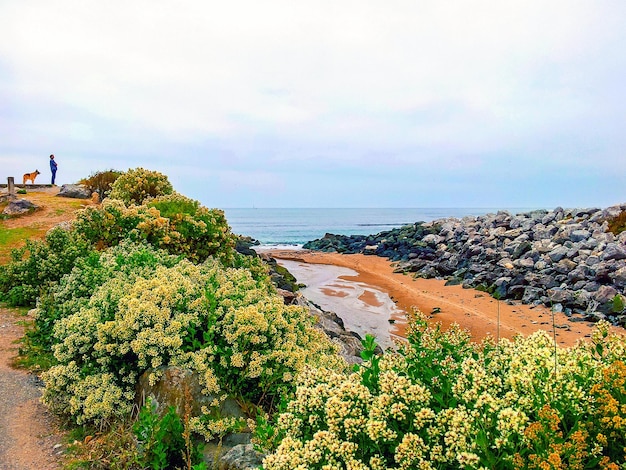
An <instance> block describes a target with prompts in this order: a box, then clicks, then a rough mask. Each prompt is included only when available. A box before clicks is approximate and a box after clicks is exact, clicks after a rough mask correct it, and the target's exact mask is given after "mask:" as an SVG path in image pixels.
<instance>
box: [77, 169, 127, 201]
mask: <svg viewBox="0 0 626 470" xmlns="http://www.w3.org/2000/svg"><path fill="white" fill-rule="evenodd" d="M121 174H122V172H121V171H117V170H106V171H96V172H94V173H92V174H91V175H89V176H88V177H87V178H83V179H82V180H80V184H82V185H85V186H86V187H87V188H88V189H89V191H91V192H92V193H93V192H96V193H98V197H100V200H101V201H104V199H105V198H106V197H107V196H108V195H109V193H110V192H111V187H112V186H113V183H115V181H116V180H117V178H119V177H120V175H121Z"/></svg>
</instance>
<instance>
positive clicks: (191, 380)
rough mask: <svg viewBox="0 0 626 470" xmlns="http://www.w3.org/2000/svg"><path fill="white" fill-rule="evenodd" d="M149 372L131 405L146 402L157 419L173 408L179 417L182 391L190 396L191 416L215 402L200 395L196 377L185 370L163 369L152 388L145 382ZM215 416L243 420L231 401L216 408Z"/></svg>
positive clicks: (141, 382) (141, 381)
mask: <svg viewBox="0 0 626 470" xmlns="http://www.w3.org/2000/svg"><path fill="white" fill-rule="evenodd" d="M151 372H152V370H148V371H146V372H144V373H143V374H142V375H141V377H139V382H138V383H137V391H136V398H135V401H136V403H137V405H138V406H140V407H141V406H143V404H144V403H145V402H146V400H147V399H148V398H150V399H151V400H152V403H153V405H154V406H155V412H156V413H157V414H158V415H163V414H165V412H166V411H167V409H168V408H169V407H170V406H173V407H174V408H176V413H177V414H178V415H179V416H183V415H184V414H185V403H186V402H187V400H186V398H185V393H186V390H187V391H188V393H189V394H190V396H191V403H192V404H193V406H192V408H191V410H190V411H191V415H192V416H199V415H200V414H201V413H202V407H203V406H207V407H210V406H211V404H212V402H213V401H214V400H215V399H216V398H218V397H215V396H211V395H205V394H204V393H202V388H203V386H202V385H200V381H199V380H198V376H197V375H196V374H194V373H192V372H191V371H189V370H187V369H183V368H181V367H176V366H172V367H163V368H162V369H161V378H160V379H159V380H157V381H156V382H155V384H154V385H150V381H149V376H150V373H151ZM219 413H220V415H221V416H230V417H235V418H244V417H246V414H245V412H244V411H243V409H242V408H241V406H239V404H238V403H237V401H236V400H234V399H232V398H227V399H226V400H224V401H223V402H222V403H221V404H220V407H219Z"/></svg>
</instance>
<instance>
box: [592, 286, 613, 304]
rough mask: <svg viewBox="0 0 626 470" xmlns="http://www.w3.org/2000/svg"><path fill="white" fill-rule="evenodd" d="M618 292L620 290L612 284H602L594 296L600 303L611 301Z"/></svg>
mask: <svg viewBox="0 0 626 470" xmlns="http://www.w3.org/2000/svg"><path fill="white" fill-rule="evenodd" d="M618 293H619V292H617V291H616V290H615V289H614V288H613V287H611V286H600V288H599V289H598V290H597V291H596V292H595V294H594V296H593V297H594V299H595V300H596V301H597V302H598V303H600V304H606V303H608V302H611V301H612V300H613V299H614V298H615V296H616V295H617V294H618Z"/></svg>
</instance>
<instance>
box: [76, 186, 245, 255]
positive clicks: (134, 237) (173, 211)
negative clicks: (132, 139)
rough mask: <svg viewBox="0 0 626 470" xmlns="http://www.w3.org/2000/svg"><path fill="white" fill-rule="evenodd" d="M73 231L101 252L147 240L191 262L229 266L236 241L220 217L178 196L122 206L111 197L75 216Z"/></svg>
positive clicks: (221, 213)
mask: <svg viewBox="0 0 626 470" xmlns="http://www.w3.org/2000/svg"><path fill="white" fill-rule="evenodd" d="M74 228H75V230H76V231H77V232H78V233H80V234H81V235H82V236H84V237H85V238H86V239H87V240H89V241H90V242H91V243H93V244H94V245H95V246H97V247H98V248H100V249H103V248H107V247H111V246H115V245H117V244H118V243H120V241H122V240H126V239H127V240H131V241H146V242H148V243H150V244H151V245H153V246H155V247H157V248H163V249H165V250H167V251H168V252H170V253H172V254H180V255H183V256H185V257H187V258H189V259H190V260H192V261H195V262H202V261H204V260H205V259H206V258H207V257H209V256H213V257H216V258H219V259H220V260H221V261H222V262H224V263H232V261H233V256H234V246H235V241H234V237H233V235H232V233H231V232H230V228H229V226H228V223H227V222H226V219H225V217H224V213H223V212H222V211H220V210H217V209H211V210H210V209H207V208H205V207H203V206H202V205H200V203H198V202H197V201H194V200H192V199H189V198H186V197H185V196H182V195H179V194H172V195H168V196H161V197H158V198H155V199H152V200H151V201H149V202H148V203H147V204H146V205H139V206H138V205H133V206H130V207H126V206H125V205H124V203H123V202H122V201H120V200H116V199H113V197H110V198H109V199H107V200H105V201H104V202H103V203H102V204H101V205H100V206H99V207H96V206H89V207H87V208H85V209H83V210H81V211H78V213H77V216H76V221H75V222H74Z"/></svg>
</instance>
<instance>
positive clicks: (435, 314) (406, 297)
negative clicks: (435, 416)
mask: <svg viewBox="0 0 626 470" xmlns="http://www.w3.org/2000/svg"><path fill="white" fill-rule="evenodd" d="M269 254H270V255H271V256H273V257H274V258H276V259H277V260H279V261H280V260H291V261H296V262H299V263H304V264H305V265H306V264H323V265H329V266H334V267H343V268H348V269H352V270H353V271H355V272H356V274H354V273H352V274H349V275H346V274H342V275H340V276H338V277H339V279H340V280H344V281H348V282H354V283H357V284H360V285H361V286H371V287H372V288H373V289H374V291H375V290H380V291H383V292H385V293H387V294H388V295H389V297H390V298H391V299H392V300H393V302H394V303H395V305H396V306H397V309H396V310H395V311H391V313H390V315H391V321H392V322H393V323H390V328H391V334H392V335H394V336H395V335H397V336H400V337H405V335H406V326H407V323H406V318H405V312H408V311H411V310H412V309H413V308H417V309H418V310H420V311H421V312H423V313H425V314H427V315H429V316H430V317H431V318H432V319H433V321H436V322H441V324H442V326H443V327H444V328H447V327H448V326H449V325H450V324H452V323H457V324H458V325H460V326H461V328H464V329H467V330H468V331H469V332H470V334H471V336H472V338H473V339H474V340H476V341H480V340H481V339H483V338H485V337H486V336H487V335H491V336H492V337H493V338H499V337H500V338H513V337H514V336H516V335H520V334H521V335H529V334H531V333H533V332H535V331H538V330H545V331H547V332H548V333H549V334H550V335H552V333H553V330H554V331H556V338H557V343H558V344H559V345H561V346H573V345H574V344H576V342H577V341H578V340H580V339H588V338H589V337H590V334H591V332H592V330H593V325H594V324H593V323H591V322H572V321H569V319H568V318H567V316H565V314H563V313H558V312H556V313H554V322H553V319H552V316H553V314H552V312H551V311H550V309H548V308H546V307H544V306H530V305H521V304H519V305H509V304H508V303H506V302H504V301H500V302H498V301H496V300H495V299H494V298H492V297H491V296H489V295H488V294H486V293H484V292H481V291H477V290H474V289H463V288H462V287H461V286H446V285H445V281H442V280H438V279H419V278H418V279H415V278H413V277H412V276H410V275H406V274H401V273H394V266H393V264H392V263H391V262H390V261H389V260H387V259H385V258H381V257H378V256H366V255H361V254H356V255H343V254H338V253H321V252H312V251H307V250H271V251H269ZM287 269H289V267H287ZM296 277H297V276H296ZM369 290H372V289H369ZM367 291H368V289H366V288H365V289H364V290H363V291H362V292H361V294H360V297H358V298H359V300H360V301H361V302H362V303H363V304H366V305H369V306H371V307H372V308H376V307H380V306H379V305H377V304H378V303H380V302H381V300H380V297H377V296H376V295H374V292H371V293H366V292H367ZM322 292H323V293H324V294H325V295H327V296H332V297H334V298H336V299H341V298H345V297H348V293H347V292H349V290H348V289H346V288H343V287H342V288H341V289H337V288H333V287H327V288H326V290H325V292H324V291H322ZM304 294H305V296H306V293H304ZM344 320H345V319H344ZM388 320H389V319H388V318H387V319H385V321H387V322H388V323H389V321H388ZM553 323H554V325H555V328H554V329H553ZM346 327H348V325H346ZM615 331H617V332H620V333H626V330H624V329H623V328H615Z"/></svg>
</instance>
